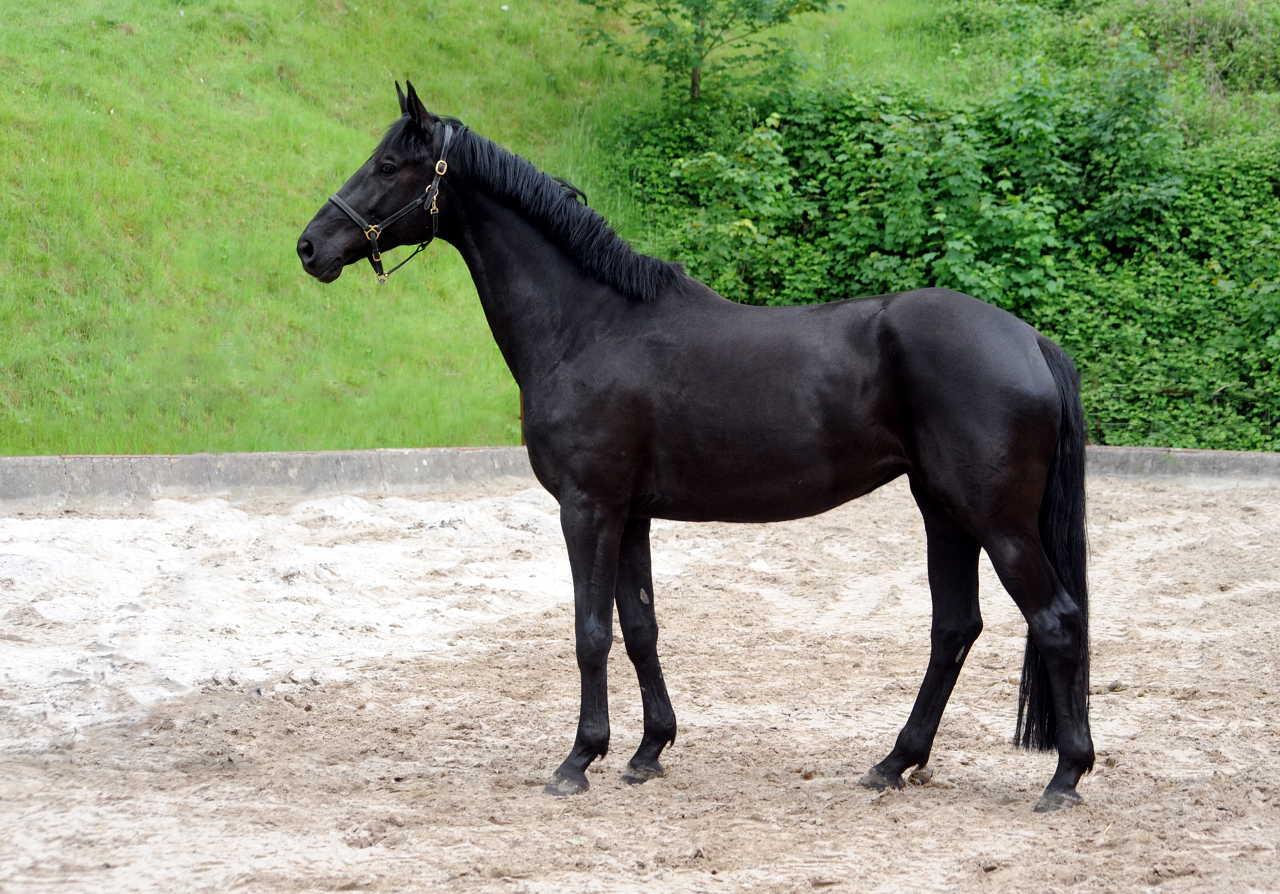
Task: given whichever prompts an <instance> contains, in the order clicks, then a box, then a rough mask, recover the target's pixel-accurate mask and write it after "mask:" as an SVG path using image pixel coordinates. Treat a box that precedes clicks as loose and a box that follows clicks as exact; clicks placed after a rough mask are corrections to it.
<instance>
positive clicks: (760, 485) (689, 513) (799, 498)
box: [632, 451, 907, 522]
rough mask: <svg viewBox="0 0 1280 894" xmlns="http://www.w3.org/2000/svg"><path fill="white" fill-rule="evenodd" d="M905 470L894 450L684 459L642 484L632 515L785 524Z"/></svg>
mask: <svg viewBox="0 0 1280 894" xmlns="http://www.w3.org/2000/svg"><path fill="white" fill-rule="evenodd" d="M726 459H728V460H736V461H725V460H726ZM906 469H907V462H906V459H905V457H904V456H902V455H901V454H900V453H899V452H898V451H886V452H877V453H876V454H875V455H859V454H857V453H850V454H848V455H843V456H838V457H829V456H826V455H823V454H821V453H813V454H808V455H805V456H788V457H785V458H778V457H773V458H759V457H756V458H750V457H728V458H726V457H720V458H719V459H718V460H709V459H707V458H705V457H686V458H685V461H684V462H680V461H673V462H669V463H667V464H665V465H663V466H660V467H658V468H655V469H654V470H653V474H652V476H651V477H650V479H649V481H648V482H646V483H652V485H653V486H652V487H651V488H643V489H642V491H641V492H640V493H637V494H636V496H635V498H634V499H633V500H632V511H633V512H634V513H635V514H636V515H644V516H648V517H652V518H667V519H673V520H677V521H729V522H772V521H786V520H788V519H793V518H804V517H806V516H810V515H817V514H818V513H820V512H825V511H827V510H828V509H832V508H834V507H836V506H839V505H840V504H842V503H847V502H848V501H849V500H853V499H856V498H857V497H860V496H862V495H863V494H866V493H869V492H870V491H873V490H875V489H876V488H877V487H880V486H881V485H883V484H885V483H887V482H889V481H892V480H893V479H894V478H897V477H898V476H899V475H901V474H902V473H903V472H904V471H906Z"/></svg>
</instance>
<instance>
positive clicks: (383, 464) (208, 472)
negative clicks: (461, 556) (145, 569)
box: [0, 447, 533, 509]
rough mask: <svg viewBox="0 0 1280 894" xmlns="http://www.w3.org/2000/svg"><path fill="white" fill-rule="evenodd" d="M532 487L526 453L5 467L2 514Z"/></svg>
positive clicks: (49, 459) (189, 458)
mask: <svg viewBox="0 0 1280 894" xmlns="http://www.w3.org/2000/svg"><path fill="white" fill-rule="evenodd" d="M510 475H516V476H522V477H528V478H529V479H530V480H531V481H532V478H533V470H532V469H531V468H529V456H528V454H527V453H526V452H525V449H524V448H523V447H481V448H439V449H426V450H334V451H325V452H319V453H219V454H213V453H194V454H189V455H182V456H6V457H0V506H3V507H4V508H5V509H13V508H21V507H24V506H29V507H31V508H33V509H56V508H61V507H63V506H92V507H97V508H118V507H123V506H127V505H129V504H130V503H133V502H135V501H137V500H153V499H160V498H171V497H224V498H227V499H231V500H244V499H252V498H259V497H307V496H321V495H325V494H337V493H392V494H420V493H431V492H434V491H443V490H449V489H451V488H453V487H457V486H458V485H460V484H466V483H468V482H474V481H483V480H485V479H489V478H501V477H504V476H510Z"/></svg>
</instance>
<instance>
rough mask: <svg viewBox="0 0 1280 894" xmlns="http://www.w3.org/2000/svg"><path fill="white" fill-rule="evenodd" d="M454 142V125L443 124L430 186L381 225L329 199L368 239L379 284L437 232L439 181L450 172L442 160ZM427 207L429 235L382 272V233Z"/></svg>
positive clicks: (336, 199) (335, 197) (339, 200)
mask: <svg viewBox="0 0 1280 894" xmlns="http://www.w3.org/2000/svg"><path fill="white" fill-rule="evenodd" d="M452 140H453V125H451V124H446V125H445V127H444V143H443V145H441V147H440V158H439V159H438V160H437V161H436V166H435V176H434V177H433V178H431V185H429V186H428V187H427V188H426V191H425V192H423V194H422V195H420V196H418V197H417V198H416V199H414V200H413V201H412V202H410V203H409V204H408V205H405V206H404V207H403V208H401V209H400V210H399V211H397V212H396V213H395V214H393V215H391V216H390V217H388V218H387V219H386V220H384V221H382V223H376V224H371V223H365V219H364V218H363V217H361V216H360V213H359V212H358V211H356V209H354V208H352V207H351V206H350V205H348V204H347V202H346V200H345V199H343V198H342V197H340V196H338V195H332V196H329V201H330V202H333V204H335V205H337V206H338V207H339V208H340V209H341V210H342V211H343V213H345V214H346V215H347V217H349V218H351V220H352V221H353V222H354V223H355V225H356V226H358V227H359V228H360V229H361V230H363V231H364V235H365V238H366V239H368V240H369V249H370V251H369V266H371V267H373V272H374V273H375V274H377V276H378V282H380V283H383V282H386V281H387V278H388V277H389V276H391V274H393V273H395V272H396V271H397V270H399V269H400V268H401V267H403V266H404V265H405V264H407V263H409V262H410V261H412V260H413V259H414V258H415V257H416V256H417V254H418V252H420V251H422V250H423V249H424V248H426V247H427V246H428V245H430V244H431V241H432V240H433V239H435V238H436V233H437V232H439V230H440V209H439V208H438V207H436V199H437V198H439V196H440V178H441V177H443V176H444V175H445V174H447V173H448V172H449V163H448V162H447V161H446V160H445V155H446V154H447V153H448V151H449V143H450V142H451V141H452ZM424 204H425V205H427V210H428V211H430V212H431V235H430V236H428V237H427V238H426V241H424V242H423V243H422V244H421V245H419V246H418V247H417V248H415V249H414V250H413V254H411V255H409V257H407V258H405V259H404V260H403V261H401V262H400V263H399V264H396V265H395V266H394V267H392V268H391V269H390V270H388V271H386V272H385V273H384V272H383V271H382V253H381V252H380V251H378V237H379V236H381V235H382V232H383V230H385V229H386V228H387V227H389V226H391V225H392V224H393V223H395V222H396V221H397V220H399V219H400V218H402V217H404V216H405V215H406V214H408V213H409V212H410V211H413V210H414V209H415V208H417V207H418V206H419V205H424Z"/></svg>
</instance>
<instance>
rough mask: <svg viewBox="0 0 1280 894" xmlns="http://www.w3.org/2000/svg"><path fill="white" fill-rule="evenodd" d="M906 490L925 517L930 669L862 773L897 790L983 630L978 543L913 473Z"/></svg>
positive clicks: (925, 752)
mask: <svg viewBox="0 0 1280 894" xmlns="http://www.w3.org/2000/svg"><path fill="white" fill-rule="evenodd" d="M911 493H912V494H913V495H914V496H915V498H916V505H918V506H919V507H920V513H921V514H922V515H923V516H924V527H925V534H926V536H927V538H928V550H929V593H930V595H931V596H932V599H933V629H932V631H931V632H930V652H929V667H928V670H926V671H925V675H924V682H923V683H921V684H920V693H919V694H918V695H917V696H916V703H915V707H913V708H912V709H911V716H910V717H909V718H908V719H907V724H906V726H904V727H903V728H902V731H901V732H900V733H898V741H897V742H896V743H895V744H894V746H893V751H891V752H890V753H889V756H888V757H886V758H885V759H884V760H882V761H881V762H880V763H878V764H876V765H875V766H874V767H872V768H871V770H870V771H869V772H868V773H867V774H866V775H865V776H863V777H862V779H861V783H862V785H864V786H866V787H867V788H872V789H877V790H883V789H885V788H887V787H893V788H902V774H903V772H904V771H906V770H907V769H908V768H910V767H916V766H919V767H923V766H924V765H925V764H926V763H927V762H928V760H929V752H930V751H931V750H932V749H933V737H934V736H935V735H936V734H937V732H938V724H939V723H940V722H941V721H942V711H943V709H944V708H946V706H947V699H949V698H950V697H951V690H952V689H953V688H954V687H955V685H956V678H957V677H959V676H960V668H961V667H962V666H963V665H964V659H965V656H966V655H968V654H969V647H970V646H972V645H973V642H974V640H976V639H977V638H978V634H979V633H981V632H982V615H981V612H980V611H979V608H978V551H979V546H978V541H977V540H975V539H974V538H973V535H971V534H970V533H969V532H968V531H967V530H966V529H965V528H964V527H963V526H962V525H961V524H960V523H959V522H957V521H956V520H955V519H953V518H952V517H951V516H950V514H948V513H947V511H946V510H945V509H944V508H943V507H942V505H941V504H940V503H939V502H938V501H937V499H936V498H934V497H933V496H932V495H931V494H929V493H928V491H926V490H925V489H924V488H923V487H922V486H920V484H919V482H917V481H916V480H915V478H914V477H913V478H912V479H911Z"/></svg>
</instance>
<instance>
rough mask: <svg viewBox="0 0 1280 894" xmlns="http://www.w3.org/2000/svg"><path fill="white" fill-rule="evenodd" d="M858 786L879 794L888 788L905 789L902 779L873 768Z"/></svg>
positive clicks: (860, 780)
mask: <svg viewBox="0 0 1280 894" xmlns="http://www.w3.org/2000/svg"><path fill="white" fill-rule="evenodd" d="M858 785H860V786H862V787H863V788H869V789H871V790H872V791H877V792H882V791H884V790H885V789H887V788H893V789H901V788H903V782H902V779H901V778H900V777H898V776H890V775H889V774H888V773H884V772H882V771H881V770H879V769H878V768H876V767H872V768H871V769H870V770H868V771H867V773H866V775H865V776H863V777H862V778H861V779H859V780H858Z"/></svg>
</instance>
